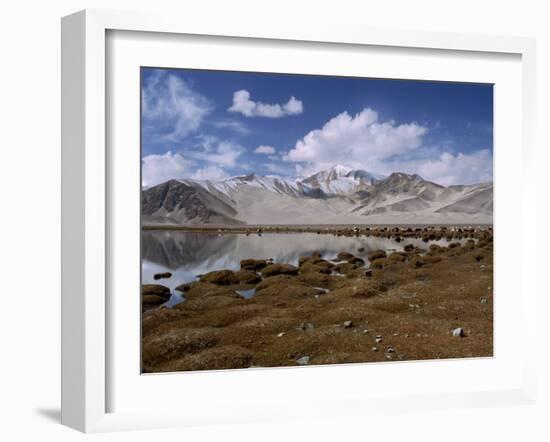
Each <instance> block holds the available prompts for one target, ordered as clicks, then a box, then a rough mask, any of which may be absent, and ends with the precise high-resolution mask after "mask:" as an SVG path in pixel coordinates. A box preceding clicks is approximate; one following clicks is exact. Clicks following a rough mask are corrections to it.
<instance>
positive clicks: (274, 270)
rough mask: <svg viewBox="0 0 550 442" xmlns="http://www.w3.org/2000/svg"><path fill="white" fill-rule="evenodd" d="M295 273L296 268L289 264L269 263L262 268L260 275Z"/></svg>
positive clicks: (296, 271)
mask: <svg viewBox="0 0 550 442" xmlns="http://www.w3.org/2000/svg"><path fill="white" fill-rule="evenodd" d="M296 274H298V268H297V267H294V266H293V265H290V264H271V265H268V266H267V267H265V268H264V269H263V270H262V275H263V276H264V277H269V276H275V275H296Z"/></svg>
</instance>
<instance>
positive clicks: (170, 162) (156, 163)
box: [141, 151, 193, 186]
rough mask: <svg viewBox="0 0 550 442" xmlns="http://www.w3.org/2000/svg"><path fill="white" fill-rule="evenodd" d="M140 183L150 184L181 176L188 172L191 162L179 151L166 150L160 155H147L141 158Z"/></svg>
mask: <svg viewBox="0 0 550 442" xmlns="http://www.w3.org/2000/svg"><path fill="white" fill-rule="evenodd" d="M141 162H142V170H141V175H142V185H143V186H152V185H155V184H159V183H162V182H165V181H167V180H170V179H177V178H183V177H184V176H185V175H186V174H187V173H189V171H190V168H191V167H192V165H193V162H192V161H190V160H188V159H186V158H184V157H183V156H182V155H180V154H179V153H175V154H173V153H172V152H171V151H168V152H166V153H164V154H162V155H157V154H153V155H147V156H145V157H143V158H142V160H141Z"/></svg>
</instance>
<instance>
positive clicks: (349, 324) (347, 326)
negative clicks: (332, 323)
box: [344, 321, 353, 328]
mask: <svg viewBox="0 0 550 442" xmlns="http://www.w3.org/2000/svg"><path fill="white" fill-rule="evenodd" d="M351 327H353V322H351V321H344V328H351Z"/></svg>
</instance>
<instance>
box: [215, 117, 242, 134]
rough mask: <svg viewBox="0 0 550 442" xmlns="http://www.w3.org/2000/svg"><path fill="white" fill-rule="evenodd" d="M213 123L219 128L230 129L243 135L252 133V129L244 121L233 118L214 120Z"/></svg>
mask: <svg viewBox="0 0 550 442" xmlns="http://www.w3.org/2000/svg"><path fill="white" fill-rule="evenodd" d="M211 124H212V126H214V127H217V128H219V129H230V130H232V131H233V132H237V133H239V134H241V135H245V134H248V133H250V129H249V128H248V127H247V126H246V125H245V124H244V123H242V122H241V121H237V120H233V119H228V118H222V119H220V120H217V121H212V122H211Z"/></svg>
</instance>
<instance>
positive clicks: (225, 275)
mask: <svg viewBox="0 0 550 442" xmlns="http://www.w3.org/2000/svg"><path fill="white" fill-rule="evenodd" d="M200 281H201V282H209V283H211V284H217V285H232V284H238V283H239V279H238V278H237V276H236V275H235V273H234V272H232V271H231V270H216V271H214V272H209V273H207V274H206V275H202V276H201V277H200Z"/></svg>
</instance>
